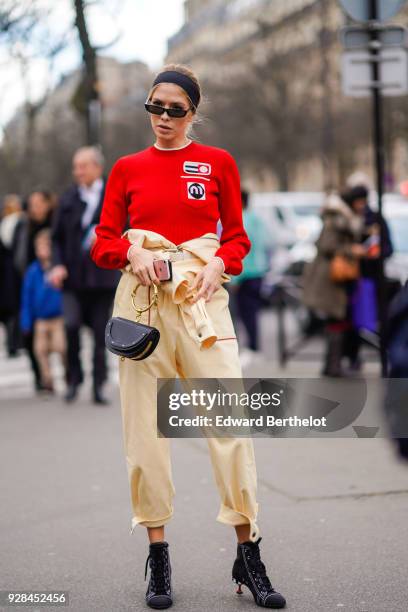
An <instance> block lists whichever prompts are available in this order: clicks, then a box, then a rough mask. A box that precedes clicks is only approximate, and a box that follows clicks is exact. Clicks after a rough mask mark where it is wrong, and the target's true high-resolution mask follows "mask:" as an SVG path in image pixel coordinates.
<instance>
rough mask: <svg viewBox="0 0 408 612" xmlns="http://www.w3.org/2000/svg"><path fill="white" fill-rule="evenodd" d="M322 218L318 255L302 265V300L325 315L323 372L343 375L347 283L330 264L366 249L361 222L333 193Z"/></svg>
mask: <svg viewBox="0 0 408 612" xmlns="http://www.w3.org/2000/svg"><path fill="white" fill-rule="evenodd" d="M322 219H323V228H322V231H321V234H320V236H319V239H318V240H317V242H316V247H317V256H316V258H315V260H314V261H313V262H312V263H311V264H310V265H309V266H307V267H306V268H305V274H304V278H303V286H304V292H303V302H304V303H305V304H306V306H308V307H309V308H311V309H312V310H314V311H316V312H317V313H319V314H322V315H323V316H324V317H325V318H326V334H325V335H326V340H327V349H326V356H325V361H324V365H323V369H322V374H323V375H325V376H343V370H342V367H341V358H342V353H343V341H344V334H345V331H346V330H347V328H348V327H349V295H350V284H349V283H346V282H334V281H333V280H331V277H330V265H331V261H332V259H333V257H334V256H335V255H338V254H339V255H343V256H345V257H349V258H351V259H353V258H358V259H359V258H360V257H363V256H364V255H365V253H366V250H365V248H364V247H363V245H361V244H359V241H360V237H361V232H362V228H363V221H362V218H361V216H360V215H358V214H357V213H356V212H355V211H354V210H353V209H352V208H351V207H350V206H348V205H347V204H346V203H345V202H344V201H343V200H342V199H341V198H340V197H339V196H337V195H335V194H332V195H330V196H329V197H328V199H327V202H326V204H325V206H324V208H323V211H322Z"/></svg>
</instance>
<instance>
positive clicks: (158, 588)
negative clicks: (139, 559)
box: [145, 542, 173, 610]
mask: <svg viewBox="0 0 408 612" xmlns="http://www.w3.org/2000/svg"><path fill="white" fill-rule="evenodd" d="M168 547H169V545H168V543H167V542H154V543H153V544H150V546H149V556H148V557H147V559H146V567H145V580H146V575H147V564H148V562H149V559H150V580H149V586H148V587H147V591H146V603H147V605H148V606H150V607H151V608H156V609H158V610H163V609H164V608H169V607H170V606H171V604H172V603H173V600H172V598H171V566H170V557H169V551H168Z"/></svg>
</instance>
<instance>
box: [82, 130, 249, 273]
mask: <svg viewBox="0 0 408 612" xmlns="http://www.w3.org/2000/svg"><path fill="white" fill-rule="evenodd" d="M128 217H129V227H130V228H140V229H148V230H151V231H154V232H157V233H158V234H162V235H163V236H165V237H166V238H167V239H168V240H170V241H171V242H173V243H175V244H181V243H182V242H185V241H186V240H190V239H192V238H198V237H199V236H202V235H203V234H206V233H207V232H213V233H216V231H217V222H218V220H219V219H220V220H221V224H222V234H221V238H220V243H221V246H220V248H219V249H218V250H217V252H216V253H215V254H216V255H218V256H219V257H221V258H222V259H223V261H224V265H225V272H227V273H228V274H239V273H240V272H241V271H242V259H243V258H244V257H245V255H246V254H247V253H248V251H249V250H250V248H251V243H250V241H249V238H248V236H247V234H246V232H245V230H244V227H243V224H242V203H241V191H240V180H239V173H238V168H237V165H236V163H235V161H234V158H233V157H232V156H231V155H230V154H229V153H228V152H227V151H224V150H223V149H219V148H216V147H209V146H206V145H202V144H199V143H197V142H191V143H190V144H189V145H187V146H186V147H184V148H182V149H179V150H167V151H166V150H161V149H157V148H156V147H154V146H151V147H149V148H147V149H145V150H143V151H140V152H139V153H135V154H133V155H127V156H126V157H122V158H120V159H119V160H118V161H117V162H116V163H115V165H114V166H113V168H112V171H111V174H110V176H109V179H108V183H107V186H106V193H105V200H104V203H103V209H102V214H101V220H100V223H99V225H98V226H97V228H96V236H97V238H96V241H95V242H94V245H93V247H92V250H91V257H92V259H93V260H94V262H95V263H96V264H98V265H99V266H101V267H102V268H111V269H112V268H123V267H125V266H126V264H127V263H128V260H127V257H126V254H127V251H128V249H129V246H130V242H129V241H128V240H127V239H125V238H121V234H122V233H123V231H124V229H125V227H126V224H127V221H128Z"/></svg>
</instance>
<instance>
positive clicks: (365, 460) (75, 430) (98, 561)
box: [0, 347, 408, 612]
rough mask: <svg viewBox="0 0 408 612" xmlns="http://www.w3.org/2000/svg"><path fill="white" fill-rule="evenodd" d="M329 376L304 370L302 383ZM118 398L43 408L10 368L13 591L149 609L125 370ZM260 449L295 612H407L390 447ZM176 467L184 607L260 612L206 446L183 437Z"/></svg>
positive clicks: (7, 466)
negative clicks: (223, 512)
mask: <svg viewBox="0 0 408 612" xmlns="http://www.w3.org/2000/svg"><path fill="white" fill-rule="evenodd" d="M86 350H87V349H86V347H85V352H86ZM261 365H262V367H261ZM261 365H259V366H257V372H259V373H260V372H261V370H262V375H265V373H266V372H270V376H274V375H278V374H277V372H278V370H277V367H276V364H275V363H273V362H267V361H265V362H264V363H263V364H261ZM316 367H317V364H315V363H314V364H310V363H309V370H307V364H301V365H299V366H296V365H294V366H292V369H291V370H290V374H291V375H295V374H296V373H298V374H302V375H305V373H307V371H309V373H311V375H313V374H314V373H315V371H316ZM248 374H249V375H252V376H255V375H256V373H255V372H250V373H248ZM59 388H60V389H62V385H61V383H60V385H59ZM109 395H110V397H111V399H112V403H111V405H110V406H109V407H99V408H98V407H96V406H93V405H91V404H90V403H89V388H88V387H86V386H85V387H84V389H83V390H82V391H81V396H80V399H79V401H78V402H77V403H76V404H74V405H72V406H67V405H65V404H64V403H63V402H62V401H61V400H60V399H58V398H56V399H53V400H43V399H40V398H33V396H32V392H31V381H30V377H29V373H28V369H27V362H26V360H25V358H24V357H20V358H18V359H14V360H11V361H10V360H9V361H6V360H5V358H4V356H3V357H0V420H1V447H0V461H1V466H2V470H1V474H2V483H1V484H2V486H1V491H2V496H1V498H2V503H1V505H0V525H1V527H0V528H1V534H0V541H1V553H0V554H1V561H0V575H1V589H7V590H12V589H19V590H30V589H35V590H37V591H39V590H44V589H45V590H67V591H69V597H70V606H69V608H68V609H69V610H72V611H73V612H93V611H97V612H130V611H133V612H136V611H142V610H145V609H147V608H146V606H145V603H144V593H145V590H146V587H147V583H146V582H144V564H145V560H146V557H147V553H148V547H147V540H146V535H145V530H144V529H143V528H142V527H137V528H136V529H135V531H134V533H133V534H132V535H131V534H130V519H131V512H130V502H129V492H128V484H127V475H126V467H125V460H124V457H123V445H122V432H121V420H120V409H119V401H118V389H117V385H116V372H115V371H113V373H112V381H111V384H110V388H109ZM255 451H256V457H257V469H258V477H259V498H258V501H259V505H260V514H259V521H258V523H259V526H260V529H261V535H262V542H261V552H262V556H263V559H264V561H265V564H266V566H267V568H268V573H269V576H270V578H271V580H272V583H273V585H274V586H275V588H276V589H277V590H279V591H281V592H282V593H283V594H284V595H285V597H286V598H287V602H288V605H287V609H288V610H292V611H293V612H331V611H338V610H344V611H347V612H385V611H390V612H405V611H406V610H407V601H408V581H407V578H406V576H407V562H408V549H407V541H408V521H407V516H408V514H407V507H408V465H404V464H401V463H400V462H399V461H398V460H397V459H396V458H395V455H394V451H393V448H392V447H391V446H390V443H389V442H388V441H386V440H383V439H257V440H255ZM172 457H173V472H174V481H175V486H176V499H175V516H174V518H173V520H172V521H171V522H170V523H169V525H168V527H167V530H166V538H167V540H168V541H169V543H170V554H171V561H172V566H173V577H174V579H173V587H174V594H175V596H174V606H173V609H177V610H180V611H185V612H187V611H188V612H195V611H197V612H198V611H200V612H201V611H204V612H207V611H210V610H211V611H212V612H218V611H219V612H229V611H232V610H234V611H237V610H238V611H243V610H245V611H247V610H256V609H257V607H256V606H255V604H254V602H253V600H252V596H251V595H250V593H249V591H248V590H246V589H245V587H244V595H243V596H242V597H238V596H237V595H236V594H235V584H234V583H232V581H231V577H230V576H231V568H232V563H233V560H234V557H235V550H236V545H235V536H234V533H233V530H232V529H231V528H228V527H227V526H225V525H222V524H220V523H218V522H216V521H215V517H216V515H217V513H218V504H219V500H218V495H217V491H216V488H215V483H214V479H213V475H212V472H211V467H210V461H209V458H208V455H207V449H206V443H205V441H204V440H200V439H185V440H172ZM3 609H6V608H3ZM7 609H10V610H11V609H12V608H7ZM24 609H26V610H39V608H35V607H25V608H24ZM47 609H48V610H57V609H59V608H57V607H48V608H47Z"/></svg>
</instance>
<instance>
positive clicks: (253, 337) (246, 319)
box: [230, 190, 272, 367]
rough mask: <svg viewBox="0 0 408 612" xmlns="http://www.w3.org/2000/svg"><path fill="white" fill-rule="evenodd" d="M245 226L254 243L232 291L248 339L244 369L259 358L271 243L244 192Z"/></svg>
mask: <svg viewBox="0 0 408 612" xmlns="http://www.w3.org/2000/svg"><path fill="white" fill-rule="evenodd" d="M241 199H242V208H243V223H244V228H245V231H246V233H247V235H248V237H249V240H250V242H251V250H250V252H249V253H248V255H247V256H246V257H245V259H244V261H243V270H242V272H241V274H238V275H237V276H234V277H233V278H232V280H231V283H230V287H231V289H232V290H233V295H234V296H235V298H236V304H237V311H238V316H239V318H240V320H241V321H242V323H243V325H244V327H245V331H246V335H247V347H245V348H244V349H242V350H241V353H240V360H241V365H242V367H245V366H247V365H249V364H250V363H253V362H254V361H256V360H258V359H259V356H260V342H259V314H260V311H261V307H262V298H261V285H262V280H263V277H264V276H265V274H266V273H267V272H268V270H269V252H270V249H271V246H272V244H271V239H270V235H269V234H268V231H267V229H266V227H265V223H264V222H263V220H262V219H261V218H260V217H259V216H258V215H257V214H256V213H255V212H254V211H253V210H250V209H248V200H249V193H248V192H247V191H245V190H242V191H241Z"/></svg>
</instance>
